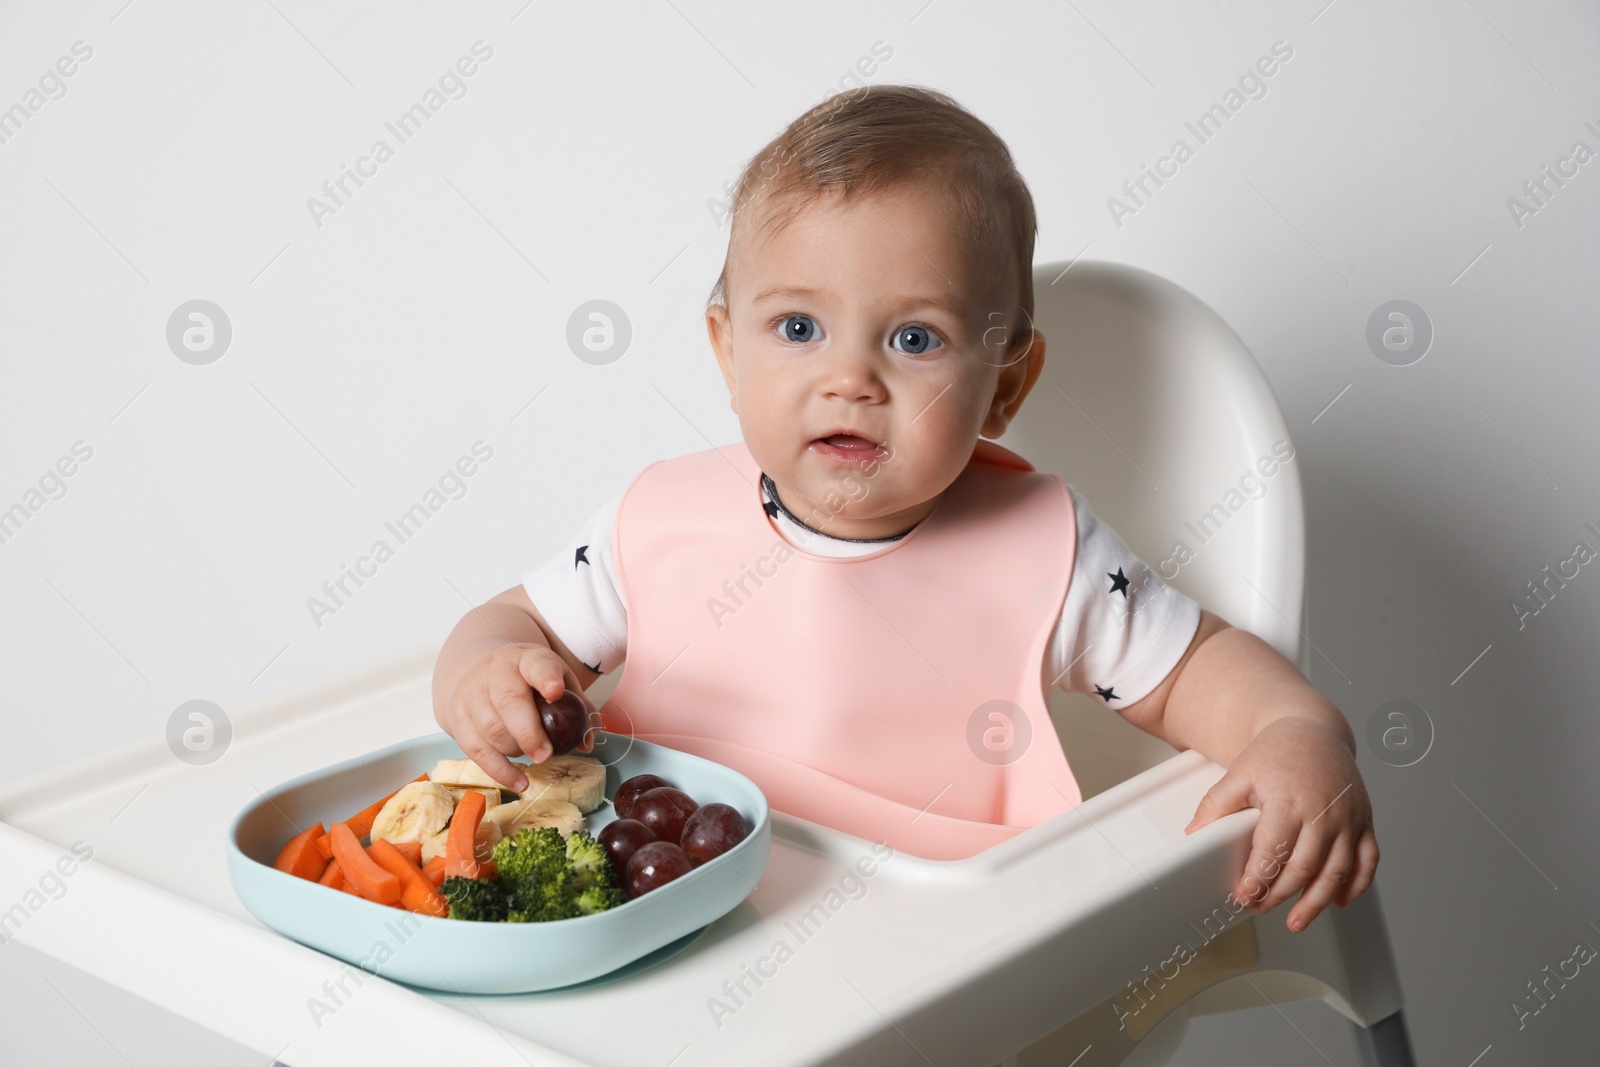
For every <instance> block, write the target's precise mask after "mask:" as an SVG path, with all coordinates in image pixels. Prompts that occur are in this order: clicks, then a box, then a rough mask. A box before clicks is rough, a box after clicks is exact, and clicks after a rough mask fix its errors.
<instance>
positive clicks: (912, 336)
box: [894, 326, 944, 356]
mask: <svg viewBox="0 0 1600 1067" xmlns="http://www.w3.org/2000/svg"><path fill="white" fill-rule="evenodd" d="M894 339H895V341H896V342H904V344H905V347H903V348H900V351H902V352H904V353H906V354H907V355H911V356H920V355H923V354H925V353H928V352H932V351H934V350H935V349H938V348H943V347H944V342H943V341H941V340H939V338H938V337H937V336H936V335H935V334H934V332H933V331H932V330H930V329H928V328H927V327H926V326H902V327H900V328H899V329H898V330H896V331H895V334H894ZM895 347H897V348H898V347H900V346H899V345H898V344H896V346H895Z"/></svg>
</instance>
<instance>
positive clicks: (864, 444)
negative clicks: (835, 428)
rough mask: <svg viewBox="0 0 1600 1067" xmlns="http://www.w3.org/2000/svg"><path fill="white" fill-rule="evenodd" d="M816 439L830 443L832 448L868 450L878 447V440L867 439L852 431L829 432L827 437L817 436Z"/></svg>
mask: <svg viewBox="0 0 1600 1067" xmlns="http://www.w3.org/2000/svg"><path fill="white" fill-rule="evenodd" d="M817 440H818V441H822V442H824V443H825V444H830V445H832V446H833V447H834V448H851V449H855V448H859V449H863V450H870V449H874V448H877V447H878V442H876V441H871V440H868V439H867V438H865V437H858V436H856V435H855V434H853V433H836V434H829V435H828V436H827V437H819V438H817Z"/></svg>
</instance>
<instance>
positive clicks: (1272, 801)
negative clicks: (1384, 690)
mask: <svg viewBox="0 0 1600 1067" xmlns="http://www.w3.org/2000/svg"><path fill="white" fill-rule="evenodd" d="M1247 807H1254V808H1260V809H1261V819H1260V821H1259V822H1257V823H1256V829H1255V836H1254V838H1253V839H1252V842H1251V850H1250V859H1249V862H1248V863H1247V864H1246V867H1245V870H1246V873H1245V875H1244V876H1243V877H1242V878H1241V880H1240V883H1239V886H1238V888H1237V889H1236V890H1235V891H1234V895H1235V896H1236V897H1237V898H1238V899H1239V900H1240V901H1242V902H1244V903H1246V904H1248V905H1249V906H1250V907H1253V908H1254V909H1255V910H1256V911H1257V912H1258V913H1260V914H1263V915H1264V914H1266V913H1267V912H1269V911H1271V910H1272V909H1273V908H1275V907H1277V906H1278V905H1279V904H1281V903H1283V902H1284V901H1285V900H1288V899H1289V898H1290V897H1292V896H1294V894H1295V893H1297V892H1299V891H1300V890H1301V889H1305V894H1304V896H1302V897H1301V898H1300V900H1299V901H1298V902H1297V903H1296V904H1295V906H1294V907H1293V908H1292V909H1290V911H1289V917H1288V922H1287V925H1288V927H1289V929H1290V930H1296V931H1298V930H1303V929H1305V928H1306V926H1307V925H1308V924H1309V923H1310V922H1311V920H1312V919H1315V918H1316V917H1317V916H1318V915H1319V914H1321V912H1322V909H1323V908H1325V907H1327V906H1328V902H1329V901H1330V900H1331V901H1334V902H1335V903H1337V904H1338V905H1339V906H1340V907H1341V908H1342V907H1344V906H1345V905H1346V904H1349V903H1350V901H1352V900H1354V899H1355V898H1356V897H1359V896H1360V895H1361V894H1362V893H1364V892H1366V890H1367V887H1368V886H1369V885H1371V884H1372V879H1373V875H1374V874H1375V872H1376V871H1377V869H1378V839H1377V836H1376V834H1375V833H1374V832H1373V827H1372V802H1371V801H1370V800H1369V799H1368V797H1367V788H1366V785H1365V784H1364V783H1363V782H1362V780H1361V772H1360V771H1359V770H1357V769H1356V761H1355V757H1354V756H1353V755H1351V752H1350V749H1349V748H1348V747H1347V746H1346V744H1345V742H1344V739H1343V738H1342V737H1341V736H1340V735H1339V734H1337V733H1335V732H1334V731H1333V730H1332V729H1330V728H1329V727H1327V726H1325V725H1323V724H1321V723H1318V722H1315V721H1313V720H1310V719H1305V718H1298V717H1289V718H1282V719H1276V720H1274V721H1272V722H1271V723H1268V724H1267V725H1266V726H1265V727H1263V728H1262V730H1261V732H1260V733H1258V734H1256V736H1255V739H1254V740H1253V741H1251V742H1250V744H1248V745H1247V746H1245V748H1244V750H1243V751H1241V752H1240V753H1239V755H1238V757H1237V758H1236V759H1235V760H1234V761H1233V763H1232V764H1231V765H1230V766H1229V767H1228V773H1226V774H1224V775H1223V776H1222V777H1221V778H1220V779H1218V781H1217V783H1216V784H1215V785H1213V786H1212V787H1211V789H1210V790H1209V791H1207V793H1206V795H1205V796H1203V797H1201V798H1200V805H1199V807H1198V808H1197V809H1196V810H1195V815H1194V818H1193V819H1192V820H1191V821H1190V823H1189V825H1188V826H1187V827H1186V828H1185V830H1184V832H1185V833H1192V832H1193V831H1195V830H1198V829H1199V828H1200V827H1202V826H1204V825H1206V824H1207V823H1209V822H1211V821H1212V820H1214V819H1218V818H1221V817H1222V816H1224V815H1227V814H1230V813H1232V812H1235V811H1242V810H1243V809H1245V808H1247ZM1291 846H1292V848H1293V851H1292V853H1291V852H1290V848H1291ZM1280 868H1281V872H1280ZM1274 879H1275V880H1274ZM1264 888H1265V889H1266V890H1267V891H1266V893H1265V895H1264V896H1263V895H1262V890H1263V889H1264Z"/></svg>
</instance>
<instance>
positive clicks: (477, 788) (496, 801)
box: [444, 785, 500, 811]
mask: <svg viewBox="0 0 1600 1067" xmlns="http://www.w3.org/2000/svg"><path fill="white" fill-rule="evenodd" d="M444 791H445V792H447V793H449V794H450V796H451V798H452V799H453V800H455V802H456V803H458V804H459V803H460V802H461V798H462V797H463V796H464V795H466V794H467V793H482V794H483V799H484V803H485V805H486V806H485V808H484V810H485V811H489V810H491V809H493V808H498V807H499V806H500V787H499V786H498V785H497V786H494V787H492V788H491V787H489V786H481V785H447V786H445V787H444Z"/></svg>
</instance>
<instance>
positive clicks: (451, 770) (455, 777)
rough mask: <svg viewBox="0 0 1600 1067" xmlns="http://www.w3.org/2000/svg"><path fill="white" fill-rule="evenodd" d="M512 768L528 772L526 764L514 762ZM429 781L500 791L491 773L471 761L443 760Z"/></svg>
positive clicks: (435, 765) (430, 775) (429, 776)
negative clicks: (519, 768) (490, 775)
mask: <svg viewBox="0 0 1600 1067" xmlns="http://www.w3.org/2000/svg"><path fill="white" fill-rule="evenodd" d="M512 766H514V767H521V768H522V770H523V772H524V773H526V772H527V771H528V765H527V764H525V763H516V762H513V763H512ZM428 780H429V781H432V782H437V783H439V784H440V785H466V786H481V787H483V788H485V789H499V788H500V783H499V782H497V781H495V780H494V779H493V778H490V777H489V772H488V771H486V770H484V769H483V768H482V767H480V766H478V764H477V762H476V761H474V760H471V759H442V760H440V761H439V762H438V763H436V764H434V766H433V771H432V772H431V773H430V774H429V775H428Z"/></svg>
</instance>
